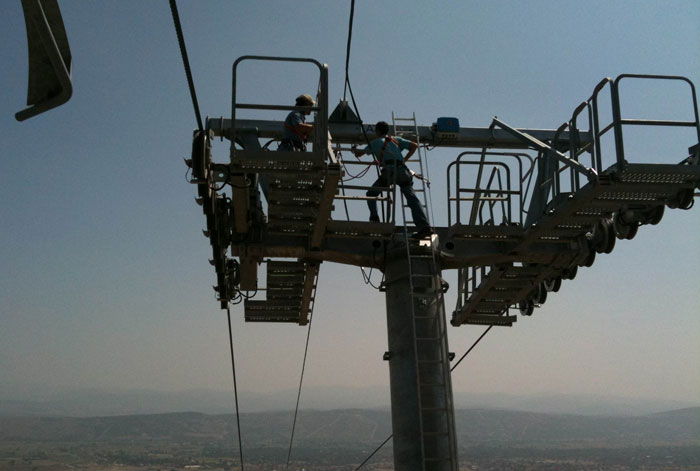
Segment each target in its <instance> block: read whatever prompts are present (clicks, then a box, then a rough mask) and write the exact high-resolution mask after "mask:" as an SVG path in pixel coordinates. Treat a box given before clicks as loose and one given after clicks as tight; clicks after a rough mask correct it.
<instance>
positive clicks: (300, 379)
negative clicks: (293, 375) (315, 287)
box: [286, 308, 314, 468]
mask: <svg viewBox="0 0 700 471" xmlns="http://www.w3.org/2000/svg"><path fill="white" fill-rule="evenodd" d="M313 319H314V315H313V308H312V311H311V315H310V317H309V328H308V329H307V331H306V346H305V347H304V361H303V362H302V364H301V377H300V378H299V391H298V392H297V405H296V407H295V408H294V421H293V422H292V436H291V438H290V439H289V451H288V452H287V466H286V468H289V460H290V458H291V456H292V444H293V443H294V431H295V430H296V426H297V414H298V412H299V399H300V398H301V385H302V383H303V382H304V370H305V369H306V355H307V353H308V352H309V337H311V322H312V321H313Z"/></svg>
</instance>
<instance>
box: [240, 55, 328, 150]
mask: <svg viewBox="0 0 700 471" xmlns="http://www.w3.org/2000/svg"><path fill="white" fill-rule="evenodd" d="M251 60H252V61H273V62H305V63H310V64H313V65H315V66H316V67H318V70H319V82H318V90H317V94H316V105H314V106H287V105H264V104H256V103H238V101H237V85H236V83H237V76H238V65H239V64H240V63H241V62H243V61H251ZM232 90H233V92H232V100H231V142H232V146H231V149H232V150H231V160H232V161H233V159H234V157H235V153H236V151H237V149H236V142H237V141H236V112H237V110H244V109H245V110H279V111H294V110H298V111H310V112H313V113H315V115H314V132H313V141H312V144H313V150H314V151H316V152H318V151H325V152H326V153H329V152H328V149H329V146H328V140H329V137H328V136H329V134H328V66H327V65H325V64H321V63H320V62H318V61H316V60H315V59H306V58H297V57H271V56H242V57H239V58H238V59H236V61H235V62H234V63H233V84H232ZM330 157H331V155H327V156H326V158H330Z"/></svg>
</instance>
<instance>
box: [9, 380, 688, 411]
mask: <svg viewBox="0 0 700 471" xmlns="http://www.w3.org/2000/svg"><path fill="white" fill-rule="evenodd" d="M3 389H7V388H0V416H5V417H10V416H14V417H37V416H46V417H57V416H61V417H63V416H65V417H95V416H114V415H138V414H163V413H173V412H189V411H195V412H200V413H203V414H226V413H232V412H234V411H235V406H234V397H233V392H232V391H231V392H229V391H212V390H204V389H193V390H189V391H178V392H166V391H149V390H132V391H105V390H97V389H94V390H90V389H80V390H72V391H58V392H51V393H48V392H43V391H41V390H40V389H36V390H27V391H24V392H22V393H17V392H15V393H14V394H12V393H10V392H8V391H7V390H5V391H3ZM296 393H297V392H296V391H292V390H287V391H276V392H272V393H260V392H250V391H242V392H240V393H239V405H240V408H241V412H245V413H255V412H269V411H288V410H293V409H294V406H295V401H296ZM699 402H700V401H699ZM454 404H455V408H457V409H501V410H511V411H522V412H536V413H547V414H575V415H589V416H639V415H646V414H652V413H657V412H665V411H669V410H674V409H684V408H691V407H696V406H699V405H700V404H698V403H694V404H693V403H687V402H681V401H665V400H660V399H643V398H623V397H614V396H592V395H571V394H569V395H567V394H547V395H544V394H542V395H522V396H519V395H514V394H504V393H493V394H475V393H463V392H455V393H454ZM389 406H390V396H389V390H388V388H382V387H366V388H352V389H350V388H340V387H325V388H308V389H305V390H303V391H302V395H301V403H300V409H313V410H319V411H326V410H338V409H354V408H356V409H388V408H389Z"/></svg>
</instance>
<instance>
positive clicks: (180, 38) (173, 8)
mask: <svg viewBox="0 0 700 471" xmlns="http://www.w3.org/2000/svg"><path fill="white" fill-rule="evenodd" d="M170 12H171V13H172V16H173V24H174V25H175V33H176V34H177V42H178V45H179V46H180V55H181V57H182V64H183V66H184V68H185V75H186V76H187V84H188V86H189V89H190V98H191V99H192V107H193V109H194V115H195V118H196V120H197V128H198V129H199V131H200V132H201V131H204V125H203V123H202V114H201V112H200V111H199V102H198V100H197V91H196V89H195V86H194V79H193V78H192V69H191V68H190V61H189V59H188V57H187V46H186V45H185V37H184V35H183V33H182V24H181V23H180V15H179V13H178V10H177V3H176V1H175V0H170ZM227 179H228V177H227ZM219 189H220V188H215V190H217V191H218V190H219ZM226 318H227V320H228V339H229V350H230V352H231V373H232V375H233V397H234V402H235V404H236V429H237V431H238V455H239V458H240V463H241V471H243V470H244V463H243V440H242V438H241V419H240V409H239V406H238V382H237V379H236V357H235V355H234V351H233V329H232V327H231V309H230V307H229V306H228V305H227V306H226Z"/></svg>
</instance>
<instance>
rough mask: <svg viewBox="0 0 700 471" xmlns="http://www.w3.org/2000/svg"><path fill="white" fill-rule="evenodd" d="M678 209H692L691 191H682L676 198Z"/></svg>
mask: <svg viewBox="0 0 700 471" xmlns="http://www.w3.org/2000/svg"><path fill="white" fill-rule="evenodd" d="M678 200H679V201H678V207H679V208H681V209H690V208H692V207H693V189H692V188H689V189H687V190H683V191H682V192H681V193H680V195H679V197H678Z"/></svg>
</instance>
